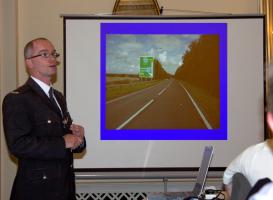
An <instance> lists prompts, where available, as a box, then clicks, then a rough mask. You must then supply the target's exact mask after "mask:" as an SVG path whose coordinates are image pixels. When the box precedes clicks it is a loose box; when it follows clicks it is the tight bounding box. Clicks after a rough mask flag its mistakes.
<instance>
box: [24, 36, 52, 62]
mask: <svg viewBox="0 0 273 200" xmlns="http://www.w3.org/2000/svg"><path fill="white" fill-rule="evenodd" d="M38 40H47V41H49V40H48V39H46V38H43V37H40V38H35V39H33V40H31V41H29V42H28V43H27V44H26V45H25V48H24V58H25V59H27V58H29V57H31V55H32V50H33V44H34V42H36V41H38Z"/></svg>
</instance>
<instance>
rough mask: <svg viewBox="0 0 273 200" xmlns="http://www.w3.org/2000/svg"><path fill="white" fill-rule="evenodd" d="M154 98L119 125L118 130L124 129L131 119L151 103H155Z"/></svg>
mask: <svg viewBox="0 0 273 200" xmlns="http://www.w3.org/2000/svg"><path fill="white" fill-rule="evenodd" d="M153 102H154V100H153V99H152V100H150V101H149V102H148V103H146V105H144V106H143V107H142V108H140V109H139V110H138V111H137V112H136V113H135V114H133V115H132V116H131V117H130V118H129V119H127V120H126V121H125V122H123V123H122V124H121V125H120V126H119V127H117V128H116V130H120V129H122V128H123V127H124V126H126V124H128V123H129V122H130V121H132V120H133V119H134V118H135V117H136V116H137V115H138V114H139V113H141V112H142V111H143V110H144V109H145V108H147V107H148V106H149V105H150V104H151V103H153Z"/></svg>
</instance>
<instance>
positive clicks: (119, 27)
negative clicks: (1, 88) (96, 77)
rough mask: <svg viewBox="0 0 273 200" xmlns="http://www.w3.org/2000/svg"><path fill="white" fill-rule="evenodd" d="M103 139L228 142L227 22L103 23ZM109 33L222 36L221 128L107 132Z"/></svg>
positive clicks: (101, 87)
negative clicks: (107, 45) (106, 100)
mask: <svg viewBox="0 0 273 200" xmlns="http://www.w3.org/2000/svg"><path fill="white" fill-rule="evenodd" d="M100 26H101V27H100V28H101V54H100V55H101V58H100V59H101V84H100V89H101V90H100V91H101V101H100V102H101V105H100V106H101V116H100V118H101V124H100V125H101V140H226V139H227V24H226V23H101V25H100ZM107 34H218V35H219V36H220V128H219V129H211V130H208V129H190V130H189V129H175V130H166V129H164V130H163V129H162V130H159V129H155V130H150V129H149V130H142V129H137V130H128V129H127V130H107V129H106V119H105V118H106V117H105V116H106V102H105V99H106V94H105V92H106V90H105V88H106V80H105V77H106V76H105V74H106V35H107Z"/></svg>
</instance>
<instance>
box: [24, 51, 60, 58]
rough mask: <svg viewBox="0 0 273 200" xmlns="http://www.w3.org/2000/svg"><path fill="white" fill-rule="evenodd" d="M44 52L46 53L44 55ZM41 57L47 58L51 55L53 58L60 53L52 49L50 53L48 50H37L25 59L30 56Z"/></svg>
mask: <svg viewBox="0 0 273 200" xmlns="http://www.w3.org/2000/svg"><path fill="white" fill-rule="evenodd" d="M45 54H46V55H45ZM40 56H41V57H43V58H49V57H50V56H52V57H53V58H55V59H56V58H58V57H59V56H60V54H59V53H58V52H56V51H53V52H52V53H49V52H48V51H41V52H39V53H38V54H37V55H34V56H30V57H28V58H26V59H32V58H36V57H40Z"/></svg>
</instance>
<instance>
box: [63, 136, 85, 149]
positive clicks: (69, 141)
mask: <svg viewBox="0 0 273 200" xmlns="http://www.w3.org/2000/svg"><path fill="white" fill-rule="evenodd" d="M63 138H64V141H65V148H67V149H68V148H70V149H72V150H73V149H76V148H77V147H78V146H79V145H80V144H81V143H82V142H83V138H82V137H79V136H76V135H73V134H66V135H64V136H63Z"/></svg>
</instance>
